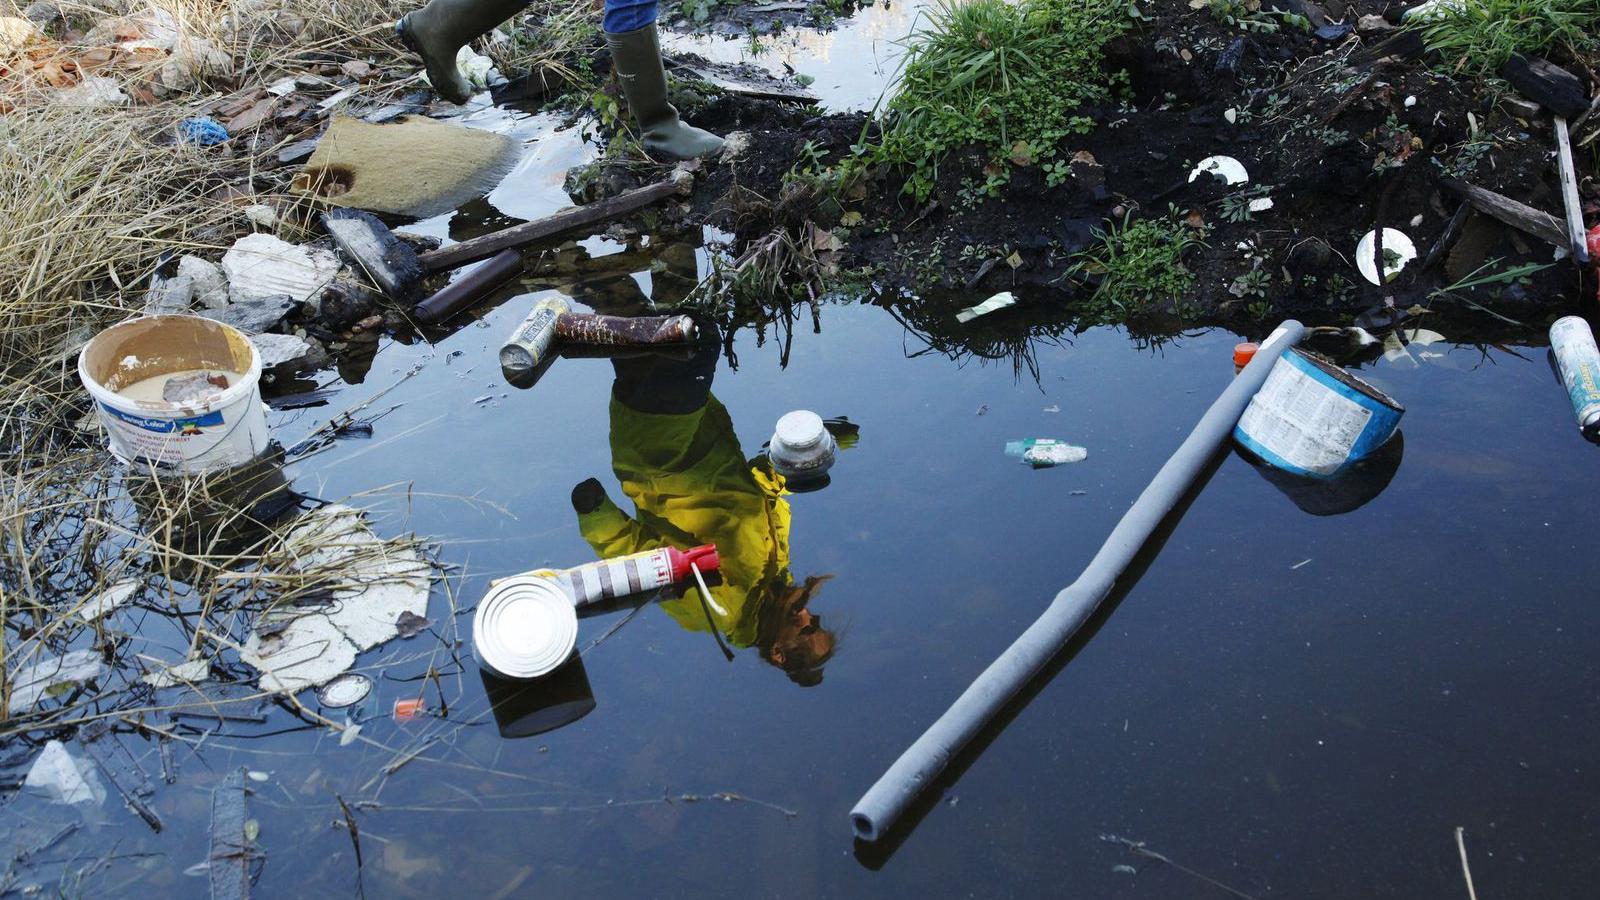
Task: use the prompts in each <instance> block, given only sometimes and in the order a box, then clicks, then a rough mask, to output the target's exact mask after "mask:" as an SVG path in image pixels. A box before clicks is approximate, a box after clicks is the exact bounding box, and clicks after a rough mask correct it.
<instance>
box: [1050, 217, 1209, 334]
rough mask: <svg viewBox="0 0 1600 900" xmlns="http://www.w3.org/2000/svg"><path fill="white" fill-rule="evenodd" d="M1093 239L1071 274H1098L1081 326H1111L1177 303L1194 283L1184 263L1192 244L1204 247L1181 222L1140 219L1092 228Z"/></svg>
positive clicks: (1080, 321) (1073, 266) (1079, 256)
mask: <svg viewBox="0 0 1600 900" xmlns="http://www.w3.org/2000/svg"><path fill="white" fill-rule="evenodd" d="M1094 235H1095V238H1096V239H1097V241H1098V243H1097V244H1096V245H1094V246H1092V247H1090V248H1089V249H1087V250H1084V251H1083V252H1082V253H1079V254H1078V255H1077V257H1076V258H1075V260H1074V262H1073V265H1072V269H1071V272H1072V273H1073V274H1075V275H1079V276H1084V275H1088V276H1099V278H1100V284H1099V285H1098V286H1097V287H1096V288H1095V291H1094V294H1093V295H1091V296H1090V298H1089V300H1088V302H1087V303H1086V304H1085V306H1084V308H1083V309H1082V310H1081V311H1080V318H1079V323H1080V324H1115V323H1121V322H1126V321H1127V320H1129V319H1131V318H1134V317H1136V316H1139V315H1142V314H1144V313H1149V312H1154V311H1157V310H1158V309H1159V308H1160V307H1161V306H1162V305H1164V304H1166V303H1167V302H1168V301H1180V300H1181V299H1182V297H1183V295H1184V294H1186V293H1188V292H1189V290H1190V289H1191V288H1193V287H1194V281H1195V277H1194V273H1193V272H1191V271H1190V270H1189V268H1188V267H1187V266H1185V265H1184V264H1183V254H1184V252H1185V251H1187V250H1188V249H1189V248H1191V247H1197V246H1204V242H1203V241H1201V240H1200V239H1199V238H1197V237H1195V236H1194V233H1193V232H1191V231H1190V230H1189V229H1188V228H1185V227H1184V226H1183V225H1182V224H1181V223H1179V222H1176V221H1171V220H1166V219H1140V220H1138V221H1136V222H1130V221H1129V220H1128V219H1123V221H1122V224H1121V225H1113V226H1112V227H1111V229H1110V230H1108V231H1101V230H1100V229H1095V232H1094Z"/></svg>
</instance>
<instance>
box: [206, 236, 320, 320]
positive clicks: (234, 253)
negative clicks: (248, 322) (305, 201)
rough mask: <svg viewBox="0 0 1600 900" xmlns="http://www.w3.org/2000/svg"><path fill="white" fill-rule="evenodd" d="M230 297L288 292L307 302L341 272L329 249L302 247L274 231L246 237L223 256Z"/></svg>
mask: <svg viewBox="0 0 1600 900" xmlns="http://www.w3.org/2000/svg"><path fill="white" fill-rule="evenodd" d="M222 271H223V273H224V274H225V275H227V277H228V296H229V297H230V298H231V299H232V300H233V301H234V302H236V303H237V302H239V301H241V300H250V299H257V298H261V297H275V296H280V295H287V296H289V297H292V298H294V299H295V300H296V301H298V302H301V303H304V302H306V301H308V300H310V299H311V298H313V297H315V296H316V295H317V294H318V293H319V292H320V291H321V290H322V289H323V288H324V287H326V286H327V284H328V282H329V281H332V280H333V276H334V274H335V273H337V272H338V271H339V259H338V257H336V256H334V255H333V254H332V253H330V252H328V251H327V250H322V249H319V248H314V247H300V246H296V245H294V244H291V243H289V242H288V241H282V240H279V239H278V238H275V237H273V236H272V235H270V234H252V235H248V236H246V237H242V238H240V239H239V240H238V242H237V243H235V244H234V245H233V246H232V247H230V248H229V249H228V252H227V253H225V254H223V256H222Z"/></svg>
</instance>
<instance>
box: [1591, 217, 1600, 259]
mask: <svg viewBox="0 0 1600 900" xmlns="http://www.w3.org/2000/svg"><path fill="white" fill-rule="evenodd" d="M1589 262H1591V263H1593V264H1594V266H1595V267H1596V268H1600V225H1596V226H1595V227H1593V228H1591V229H1589Z"/></svg>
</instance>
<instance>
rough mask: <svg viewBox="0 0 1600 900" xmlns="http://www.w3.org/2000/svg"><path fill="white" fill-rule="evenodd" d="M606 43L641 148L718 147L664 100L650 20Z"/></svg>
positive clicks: (691, 154)
mask: <svg viewBox="0 0 1600 900" xmlns="http://www.w3.org/2000/svg"><path fill="white" fill-rule="evenodd" d="M434 2H435V3H438V2H441V0H434ZM606 44H607V45H608V46H609V47H610V48H611V59H612V62H614V63H615V64H616V67H617V80H618V81H619V82H621V83H622V93H623V96H625V97H627V98H628V109H630V110H632V111H633V118H634V120H635V121H637V122H638V123H639V129H640V130H641V131H642V132H644V148H645V150H647V151H649V152H650V153H651V154H659V155H662V156H670V157H672V158H673V159H694V158H695V157H697V156H709V155H710V154H713V153H716V152H717V151H719V150H721V149H722V138H719V137H717V136H716V135H714V134H712V133H711V132H709V131H705V130H703V129H700V128H696V127H694V126H693V125H685V124H684V123H683V121H682V120H680V119H679V118H678V111H677V110H676V109H674V108H673V106H672V104H671V103H668V102H667V72H666V69H665V68H664V67H663V66H662V64H661V41H660V38H658V37H657V35H656V26H655V23H654V22H652V23H650V24H649V25H646V26H644V27H643V28H636V29H634V30H633V31H624V32H622V33H621V34H607V35H606Z"/></svg>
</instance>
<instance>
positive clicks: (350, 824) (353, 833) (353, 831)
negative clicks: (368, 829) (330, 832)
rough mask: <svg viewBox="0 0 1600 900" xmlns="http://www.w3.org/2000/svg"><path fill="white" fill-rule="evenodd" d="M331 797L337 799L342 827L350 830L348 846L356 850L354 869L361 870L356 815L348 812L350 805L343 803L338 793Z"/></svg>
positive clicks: (358, 829) (359, 829) (359, 840)
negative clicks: (341, 817)
mask: <svg viewBox="0 0 1600 900" xmlns="http://www.w3.org/2000/svg"><path fill="white" fill-rule="evenodd" d="M333 799H335V800H337V801H339V810H340V811H341V812H343V813H344V828H345V830H346V831H348V832H350V846H352V847H354V848H355V851H356V871H357V872H358V873H359V872H360V871H361V826H359V825H357V824H356V817H355V816H353V815H351V814H350V807H348V806H346V805H345V802H344V798H343V797H341V796H339V795H338V794H334V795H333Z"/></svg>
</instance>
